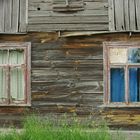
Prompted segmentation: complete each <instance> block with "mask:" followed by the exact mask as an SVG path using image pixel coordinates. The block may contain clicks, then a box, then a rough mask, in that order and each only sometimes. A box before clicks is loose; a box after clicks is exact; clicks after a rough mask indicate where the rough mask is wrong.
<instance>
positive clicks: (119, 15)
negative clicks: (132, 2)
mask: <svg viewBox="0 0 140 140" xmlns="http://www.w3.org/2000/svg"><path fill="white" fill-rule="evenodd" d="M123 5H124V3H123V0H115V18H116V20H115V21H116V22H115V24H116V30H117V31H122V30H124V29H125V28H124V27H125V26H124V7H123Z"/></svg>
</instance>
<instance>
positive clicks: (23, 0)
mask: <svg viewBox="0 0 140 140" xmlns="http://www.w3.org/2000/svg"><path fill="white" fill-rule="evenodd" d="M27 18H28V1H27V0H20V19H19V32H26V31H27V22H28V20H27Z"/></svg>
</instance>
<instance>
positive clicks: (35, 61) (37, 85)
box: [0, 33, 140, 127]
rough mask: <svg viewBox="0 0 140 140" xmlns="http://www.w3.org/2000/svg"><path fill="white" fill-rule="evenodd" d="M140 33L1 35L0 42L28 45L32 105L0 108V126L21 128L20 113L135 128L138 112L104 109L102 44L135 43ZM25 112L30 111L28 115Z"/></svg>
mask: <svg viewBox="0 0 140 140" xmlns="http://www.w3.org/2000/svg"><path fill="white" fill-rule="evenodd" d="M139 39H140V34H134V35H133V34H132V36H131V37H129V35H128V34H127V33H126V34H124V33H123V34H106V35H92V36H81V37H69V38H58V36H57V34H56V33H29V34H27V35H0V42H9V41H10V42H11V41H12V42H31V43H32V51H31V53H32V54H31V56H32V71H31V81H32V83H31V87H32V89H31V90H32V93H31V94H32V106H31V107H28V108H27V107H25V108H24V107H0V124H3V123H15V124H19V122H20V120H21V118H23V117H24V114H28V113H32V112H39V113H40V114H44V115H45V114H47V113H51V112H52V113H57V114H60V113H64V112H67V113H74V112H75V113H77V114H78V115H80V116H86V115H89V114H92V115H95V114H96V115H99V114H100V116H102V117H104V118H106V119H107V120H108V121H109V123H110V125H111V126H116V127H118V126H120V125H121V126H128V125H129V126H139V123H140V111H139V109H138V108H131V109H128V108H120V109H115V108H114V109H109V108H108V109H107V108H106V109H103V108H99V106H100V105H102V104H103V47H102V43H103V42H104V41H139ZM28 111H29V112H28Z"/></svg>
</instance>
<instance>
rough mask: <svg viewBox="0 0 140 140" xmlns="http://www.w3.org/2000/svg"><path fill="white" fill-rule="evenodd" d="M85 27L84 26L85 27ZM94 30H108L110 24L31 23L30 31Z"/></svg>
mask: <svg viewBox="0 0 140 140" xmlns="http://www.w3.org/2000/svg"><path fill="white" fill-rule="evenodd" d="M83 27H84V28H83ZM91 29H92V30H94V31H106V30H108V24H29V25H28V29H27V30H28V31H39V32H41V31H42V32H46V31H59V30H61V31H67V30H71V31H74V30H77V31H78V30H91Z"/></svg>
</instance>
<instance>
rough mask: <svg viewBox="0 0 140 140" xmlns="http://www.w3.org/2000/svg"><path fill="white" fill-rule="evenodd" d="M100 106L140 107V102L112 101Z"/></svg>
mask: <svg viewBox="0 0 140 140" xmlns="http://www.w3.org/2000/svg"><path fill="white" fill-rule="evenodd" d="M99 107H100V108H140V102H139V103H128V104H126V103H110V104H103V105H100V106H99Z"/></svg>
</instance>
